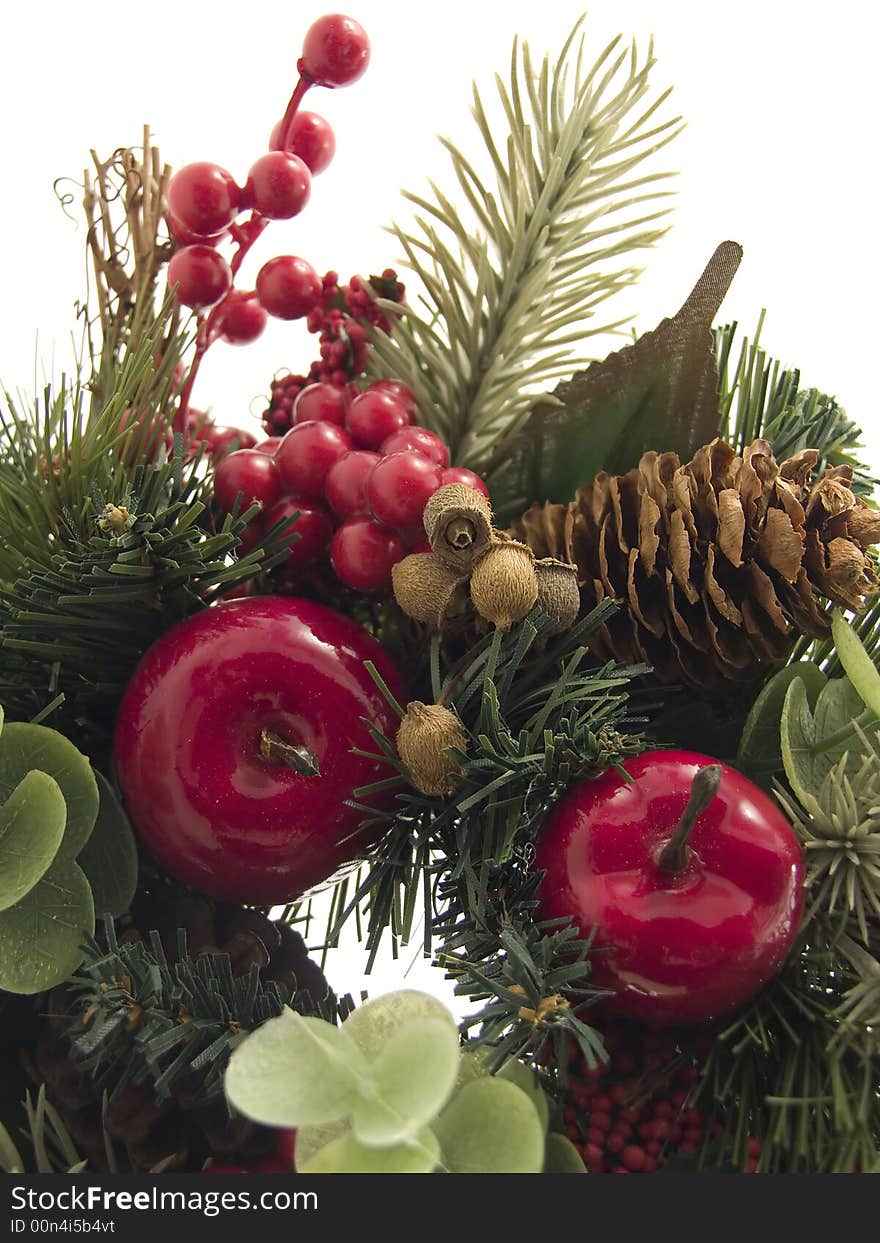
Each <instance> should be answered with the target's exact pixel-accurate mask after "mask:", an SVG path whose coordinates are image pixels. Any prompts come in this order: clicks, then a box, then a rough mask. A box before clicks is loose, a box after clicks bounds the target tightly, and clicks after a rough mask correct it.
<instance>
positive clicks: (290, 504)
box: [264, 497, 333, 566]
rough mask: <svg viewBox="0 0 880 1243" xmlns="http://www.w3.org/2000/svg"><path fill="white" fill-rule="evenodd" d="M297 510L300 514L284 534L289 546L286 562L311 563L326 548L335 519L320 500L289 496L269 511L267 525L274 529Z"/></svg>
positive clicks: (289, 563) (295, 563)
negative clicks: (333, 519) (319, 502)
mask: <svg viewBox="0 0 880 1243" xmlns="http://www.w3.org/2000/svg"><path fill="white" fill-rule="evenodd" d="M294 514H297V515H298V517H297V518H296V521H295V522H294V523H293V524H292V525H291V526H289V527H288V529H287V530H286V531H285V534H284V542H285V543H286V545H287V547H288V549H289V552H288V556H287V560H286V561H285V562H284V565H285V566H302V565H308V564H309V562H311V561H314V560H316V558H318V557H320V556H321V554H322V553H323V552H326V550H327V545H328V544H329V543H330V537H331V536H332V535H333V521H332V519H331V517H330V515H329V513H328V512H327V510H326V509H325V508H324V506H323V505H320V504H318V503H317V502H316V501H313V500H307V499H297V498H296V497H288V498H287V499H286V500H283V501H279V502H278V504H277V505H273V507H272V508H271V509H270V510H269V512H268V513H267V514H266V515H265V518H264V522H265V529H266V530H267V531H269V530H271V528H272V527H273V526H275V524H276V523H277V522H282V521H284V519H286V518H292V517H293V516H294Z"/></svg>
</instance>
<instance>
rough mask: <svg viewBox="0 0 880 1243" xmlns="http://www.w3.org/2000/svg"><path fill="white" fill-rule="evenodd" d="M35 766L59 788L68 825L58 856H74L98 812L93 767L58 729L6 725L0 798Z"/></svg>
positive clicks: (0, 747) (0, 744)
mask: <svg viewBox="0 0 880 1243" xmlns="http://www.w3.org/2000/svg"><path fill="white" fill-rule="evenodd" d="M35 768H36V769H38V770H39V771H40V772H43V773H48V775H49V776H50V777H52V778H54V780H55V781H57V782H58V785H59V786H60V787H61V793H62V794H63V795H64V801H65V803H66V804H67V825H66V827H65V830H64V837H63V839H62V842H61V845H60V846H59V848H58V859H59V860H60V859H74V858H76V856H77V855H78V854H79V852H80V851H81V850H82V848H83V846H84V845H85V844H86V842H87V841H88V838H89V834H90V833H91V831H92V829H93V828H94V825H95V819H96V817H97V815H98V785H97V782H96V781H95V774H94V773H93V772H92V766H91V764H90V763H89V761H88V760H87V758H86V757H85V756H84V755H83V754H82V752H81V751H78V750H77V748H76V747H75V746H74V745H73V743H72V742H71V741H70V740H69V739H67V738H65V737H64V735H63V734H59V733H58V731H57V730H54V729H49V728H48V726H46V725H29V724H26V723H23V722H20V721H13V722H12V723H11V724H6V725H5V726H4V728H3V733H2V735H0V801H5V800H6V799H7V798H8V797H9V795H10V794H11V793H12V791H13V790H14V789H15V787H16V786H17V785H18V783H19V782H20V781H21V780H22V778H23V777H25V776H26V775H27V774H28V773H29V772H31V771H32V770H33V769H35Z"/></svg>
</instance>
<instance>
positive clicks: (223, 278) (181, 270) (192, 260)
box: [168, 244, 232, 311]
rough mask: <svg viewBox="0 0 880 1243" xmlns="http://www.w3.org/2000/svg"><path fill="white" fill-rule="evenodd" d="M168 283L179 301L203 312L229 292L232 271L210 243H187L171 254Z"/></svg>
mask: <svg viewBox="0 0 880 1243" xmlns="http://www.w3.org/2000/svg"><path fill="white" fill-rule="evenodd" d="M168 286H169V288H170V289H174V290H175V292H176V294H177V300H178V302H181V303H182V304H183V305H184V306H188V307H192V309H193V310H198V311H203V310H207V308H208V307H212V306H214V305H215V304H216V303H218V302H219V301H220V300H221V298H224V297H225V296H226V294H228V293H229V290H230V289H231V288H232V272H231V270H230V268H229V264H228V263H227V262H226V260H225V259H224V258H223V256H222V255H220V254H218V253H217V251H216V250H212V248H211V247H210V246H206V245H204V244H196V245H195V246H184V247H183V249H182V250H178V251H177V252H176V253H175V254H173V255H172V256H171V262H170V263H169V264H168Z"/></svg>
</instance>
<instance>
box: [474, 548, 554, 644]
mask: <svg viewBox="0 0 880 1243" xmlns="http://www.w3.org/2000/svg"><path fill="white" fill-rule="evenodd" d="M470 589H471V600H472V601H473V604H474V608H475V609H476V610H477V612H478V613H479V614H480V616H481V617H485V619H486V621H490V622H492V624H493V625H494V626H495V628H496V629H497V630H509V629H510V627H511V626H512V625H513V623H514V622H517V621H521V620H522V618H523V617H525V616H526V614H527V613H528V612H530V611H531V609H533V608H534V607H535V604H536V602H537V599H538V578H537V575H536V574H535V556H534V553H533V552H532V550H531V549H530V548H529V547H527V546H526V545H525V544H520V543H518V542H517V541H516V540H512V539H507V538H505V537H502V536H496V537H495V542H494V543H493V545H492V547H491V548H490V549H489V551H488V552H487V553H485V554H484V555H483V556H482V557H481V558H480V560H479V561H478V562H477V564H476V565H475V566H474V570H473V573H472V574H471V582H470Z"/></svg>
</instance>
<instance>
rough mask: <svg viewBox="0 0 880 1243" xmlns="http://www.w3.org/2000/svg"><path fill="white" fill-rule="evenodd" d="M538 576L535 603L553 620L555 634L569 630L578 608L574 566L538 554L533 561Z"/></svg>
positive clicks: (578, 600) (579, 609) (578, 594)
mask: <svg viewBox="0 0 880 1243" xmlns="http://www.w3.org/2000/svg"><path fill="white" fill-rule="evenodd" d="M535 575H536V576H537V579H538V604H539V605H540V606H541V608H542V609H543V610H544V612H545V613H546V614H547V616H548V617H552V618H554V620H555V621H556V630H555V633H556V634H562V632H563V631H565V630H570V629H571V628H572V626H573V625H574V623H575V622H576V621H577V619H578V614H579V613H580V611H581V593H580V589H579V587H578V579H577V567H576V566H574V565H570V564H568V563H567V562H565V561H557V560H556V558H555V557H542V558H541V560H540V561H536V562H535Z"/></svg>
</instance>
